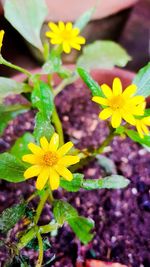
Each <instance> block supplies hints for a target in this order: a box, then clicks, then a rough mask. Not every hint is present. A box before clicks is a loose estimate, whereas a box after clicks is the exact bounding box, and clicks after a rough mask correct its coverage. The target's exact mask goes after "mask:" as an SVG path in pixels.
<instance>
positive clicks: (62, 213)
mask: <svg viewBox="0 0 150 267" xmlns="http://www.w3.org/2000/svg"><path fill="white" fill-rule="evenodd" d="M53 213H54V217H55V219H56V221H57V222H58V223H59V224H60V225H63V224H64V222H65V221H68V220H69V219H72V218H75V217H77V216H78V212H77V210H76V209H74V208H73V207H72V206H71V205H70V204H69V203H67V202H65V201H63V200H55V202H54V210H53Z"/></svg>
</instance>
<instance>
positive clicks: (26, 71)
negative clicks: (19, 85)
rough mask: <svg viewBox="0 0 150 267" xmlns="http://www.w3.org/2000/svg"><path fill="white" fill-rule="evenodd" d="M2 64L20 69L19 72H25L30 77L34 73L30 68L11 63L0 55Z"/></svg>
mask: <svg viewBox="0 0 150 267" xmlns="http://www.w3.org/2000/svg"><path fill="white" fill-rule="evenodd" d="M0 64H3V65H5V66H7V67H9V68H12V69H15V70H18V71H19V72H22V73H24V74H25V75H27V76H28V77H30V76H31V75H32V74H31V73H30V72H29V71H28V70H26V69H24V68H22V67H19V66H16V65H14V64H12V63H10V62H9V61H7V60H5V59H4V58H3V57H2V56H0Z"/></svg>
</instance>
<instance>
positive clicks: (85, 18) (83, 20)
mask: <svg viewBox="0 0 150 267" xmlns="http://www.w3.org/2000/svg"><path fill="white" fill-rule="evenodd" d="M94 12H95V7H92V8H90V9H89V10H87V11H86V12H85V13H83V14H82V15H81V16H80V17H79V18H78V19H77V21H76V22H75V23H74V27H75V28H78V29H80V31H82V30H83V29H84V28H85V26H86V25H87V24H88V22H89V21H90V19H91V18H92V15H93V13H94Z"/></svg>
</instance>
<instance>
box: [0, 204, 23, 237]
mask: <svg viewBox="0 0 150 267" xmlns="http://www.w3.org/2000/svg"><path fill="white" fill-rule="evenodd" d="M25 209H26V204H25V203H20V204H17V205H14V206H12V207H11V208H8V209H6V210H4V211H3V212H2V214H1V215H0V231H2V232H4V233H6V232H8V231H9V230H10V229H12V228H13V227H14V226H15V224H16V223H17V222H18V221H19V220H20V219H21V218H22V217H23V216H24V214H25Z"/></svg>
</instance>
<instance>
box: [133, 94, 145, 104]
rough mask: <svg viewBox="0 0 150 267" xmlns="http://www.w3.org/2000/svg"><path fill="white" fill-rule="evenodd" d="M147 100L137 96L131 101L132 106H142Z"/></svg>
mask: <svg viewBox="0 0 150 267" xmlns="http://www.w3.org/2000/svg"><path fill="white" fill-rule="evenodd" d="M144 100H145V98H144V96H140V95H137V96H134V97H133V98H132V99H131V100H130V102H129V103H130V105H138V104H141V103H142V102H144Z"/></svg>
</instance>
